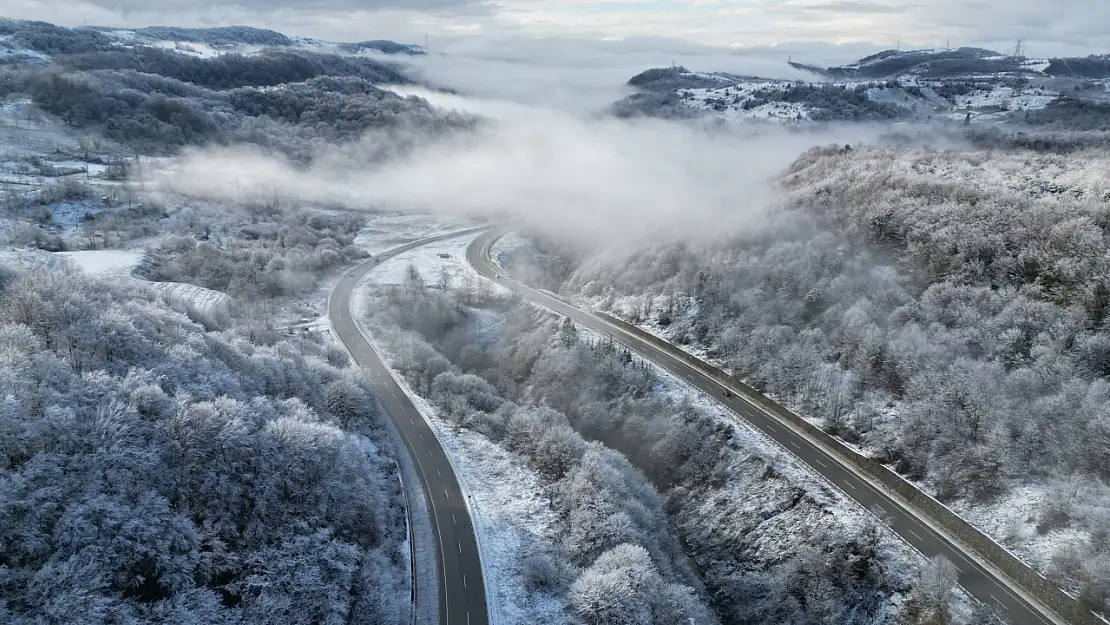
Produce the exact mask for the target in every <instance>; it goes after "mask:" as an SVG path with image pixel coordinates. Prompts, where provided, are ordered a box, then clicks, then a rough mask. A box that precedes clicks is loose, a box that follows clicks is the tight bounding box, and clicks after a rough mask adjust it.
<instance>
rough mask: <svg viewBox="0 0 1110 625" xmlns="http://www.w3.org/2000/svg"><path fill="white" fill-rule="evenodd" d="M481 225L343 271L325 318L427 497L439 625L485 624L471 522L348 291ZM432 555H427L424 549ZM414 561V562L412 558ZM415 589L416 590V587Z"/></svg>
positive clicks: (426, 428) (443, 459) (432, 439)
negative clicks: (398, 259)
mask: <svg viewBox="0 0 1110 625" xmlns="http://www.w3.org/2000/svg"><path fill="white" fill-rule="evenodd" d="M480 230H484V228H474V229H470V230H463V231H458V232H452V233H449V234H444V235H440V236H434V237H428V238H426V239H420V240H418V241H413V242H411V243H407V244H405V245H402V246H400V247H396V248H393V249H391V250H389V251H388V252H384V253H381V254H378V255H377V256H374V257H373V258H371V259H370V260H368V261H366V262H364V263H362V264H361V265H358V266H356V267H354V268H352V269H349V270H347V272H346V273H344V274H343V276H342V278H341V279H340V280H339V282H338V283H337V284H336V285H335V288H333V289H332V292H331V296H330V297H329V298H328V317H329V319H330V320H331V325H332V328H333V329H334V331H335V334H336V336H337V337H338V339H339V340H340V341H341V342H342V343H343V345H344V346H345V347H346V348H347V351H348V352H350V354H351V357H352V358H353V359H354V361H355V363H356V364H357V365H358V366H360V367H362V368H363V369H364V370H365V371H366V372H367V373H369V375H370V376H371V378H372V379H373V381H374V386H375V388H377V390H378V394H379V397H380V399H381V403H382V407H383V408H385V411H386V412H387V413H388V414H389V416H390V418H391V419H392V420H393V422H394V423H395V424H396V427H397V430H398V432H400V434H401V438H402V439H403V440H404V442H405V447H406V448H407V449H408V453H409V454H410V455H411V457H412V461H413V466H414V467H415V469H416V472H417V474H418V475H419V476H420V484H421V487H422V488H423V490H424V494H425V498H426V499H427V501H428V506H427V507H428V516H429V517H430V521H431V526H432V533H433V534H434V535H435V542H436V553H435V558H436V560H437V561H438V564H439V566H438V569H439V576H438V577H439V623H440V625H488V623H489V613H488V610H487V605H486V591H485V581H484V579H483V577H482V562H481V559H480V555H479V552H478V543H477V539H476V537H475V535H474V525H473V522H472V520H471V518H470V512H469V510H468V508H467V505H466V500H465V499H464V497H465V495H464V494H463V491H462V489H461V488H460V487H459V482H458V479H457V477H456V476H455V472H454V469H453V468H452V466H451V462H450V460H449V459H448V458H447V454H446V453H445V452H444V451H443V448H442V447H441V446H440V444H439V440H438V439H437V438H436V434H435V432H433V431H432V428H431V426H430V425H429V424H428V422H427V421H425V419H424V416H423V415H422V414H421V413H420V411H419V410H418V409H417V408H416V406H415V405H413V403H412V401H411V400H410V399H409V397H408V395H406V394H405V392H404V390H402V389H401V386H400V385H399V384H398V383H397V380H396V379H394V377H393V375H392V374H391V373H390V371H389V365H387V364H386V363H385V361H384V360H383V359H382V357H381V356H380V355H379V354H378V352H377V351H376V350H375V349H374V347H373V345H371V344H370V341H369V340H367V338H366V336H365V335H364V334H363V333H362V331H361V330H360V329H359V327H358V324H357V323H355V319H354V316H353V314H352V313H351V295H352V294H353V293H354V290H355V287H356V286H357V285H358V283H359V282H361V281H362V279H363V278H364V277H365V276H366V274H367V273H369V272H370V270H371V269H373V268H374V267H376V266H377V265H378V264H379V263H381V262H383V261H385V260H386V259H388V258H391V257H393V256H397V255H398V254H401V253H403V252H407V251H409V250H411V249H413V248H416V247H420V246H421V245H426V244H428V243H432V242H434V241H441V240H443V239H450V238H454V237H458V236H462V235H465V234H472V233H475V232H478V231H480ZM423 556H424V557H432V554H423ZM414 564H415V563H414ZM416 591H417V592H418V593H419V592H420V589H419V588H417V589H416Z"/></svg>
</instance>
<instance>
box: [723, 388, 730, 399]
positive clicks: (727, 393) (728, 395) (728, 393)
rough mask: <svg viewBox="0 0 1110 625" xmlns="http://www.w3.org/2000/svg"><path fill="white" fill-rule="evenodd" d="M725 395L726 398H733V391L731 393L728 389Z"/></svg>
mask: <svg viewBox="0 0 1110 625" xmlns="http://www.w3.org/2000/svg"><path fill="white" fill-rule="evenodd" d="M724 395H725V397H732V391H730V390H728V389H727V388H726V389H725V392H724Z"/></svg>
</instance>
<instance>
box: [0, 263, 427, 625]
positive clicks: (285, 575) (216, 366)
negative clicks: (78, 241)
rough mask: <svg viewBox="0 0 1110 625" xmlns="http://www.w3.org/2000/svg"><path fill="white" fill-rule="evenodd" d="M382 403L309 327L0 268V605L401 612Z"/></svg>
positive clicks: (308, 618) (160, 614)
mask: <svg viewBox="0 0 1110 625" xmlns="http://www.w3.org/2000/svg"><path fill="white" fill-rule="evenodd" d="M381 418H382V417H381V415H380V413H379V409H378V404H377V400H376V397H375V395H374V394H373V392H372V391H371V390H370V389H369V388H368V387H367V386H366V383H365V382H362V381H360V380H359V379H357V378H352V377H348V375H347V374H346V373H344V372H343V371H340V370H338V369H335V368H333V367H332V366H330V365H329V364H327V362H326V360H325V355H324V349H323V348H322V347H320V346H317V345H315V344H312V343H309V342H303V341H302V342H299V343H292V342H280V343H276V344H273V345H272V346H266V345H261V344H252V343H251V342H249V341H248V340H246V339H245V338H244V337H243V336H242V335H240V334H239V333H237V332H236V331H229V332H225V333H212V332H205V331H204V330H203V328H201V327H200V326H198V325H197V324H196V323H194V322H192V321H190V320H189V319H188V318H187V316H186V315H185V314H184V312H183V311H181V310H178V309H174V308H171V307H170V306H167V305H166V304H165V303H163V302H162V301H161V300H160V299H158V298H157V297H156V296H154V295H152V294H151V293H150V292H149V291H147V290H145V289H134V290H124V289H120V288H117V287H114V286H112V285H109V284H104V283H100V282H96V281H93V280H90V279H89V278H88V277H87V276H84V275H79V274H37V275H28V276H20V275H18V274H14V273H4V272H0V518H2V519H3V520H4V521H3V523H0V552H2V553H3V565H2V566H0V572H2V575H0V620H2V621H4V622H6V623H37V622H46V621H49V622H80V623H116V622H121V621H145V622H204V623H272V622H285V623H306V624H307V623H320V622H353V623H374V624H382V623H394V624H399V623H403V622H407V608H406V603H407V601H406V597H407V592H406V591H405V589H404V588H402V586H403V585H404V580H405V577H406V576H405V574H404V567H403V564H402V562H403V558H404V554H403V549H402V546H401V545H402V543H403V541H404V540H405V537H406V532H405V522H404V516H403V508H402V507H401V504H400V491H399V486H398V482H397V478H396V475H395V473H394V471H395V469H394V464H393V460H392V458H391V457H390V455H389V452H388V450H389V449H390V448H391V447H390V445H391V442H390V440H389V439H388V438H387V437H386V435H385V434H384V431H383V429H382V426H381Z"/></svg>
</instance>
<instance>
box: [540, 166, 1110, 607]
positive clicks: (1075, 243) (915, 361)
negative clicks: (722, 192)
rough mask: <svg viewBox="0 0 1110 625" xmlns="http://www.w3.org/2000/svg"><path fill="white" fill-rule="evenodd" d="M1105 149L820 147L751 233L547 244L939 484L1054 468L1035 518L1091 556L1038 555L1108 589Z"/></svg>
mask: <svg viewBox="0 0 1110 625" xmlns="http://www.w3.org/2000/svg"><path fill="white" fill-rule="evenodd" d="M1105 166H1106V163H1105V160H1104V159H1103V158H1102V157H1101V156H1098V155H1094V154H1088V155H1085V156H1079V155H1070V156H1068V157H1067V158H1066V159H1065V158H1064V157H1060V156H1051V155H1044V154H1034V153H1021V152H1007V153H995V154H987V153H976V152H950V151H940V150H934V149H913V150H900V149H890V148H869V149H859V150H850V151H848V150H844V149H843V148H836V147H831V148H818V149H814V150H811V151H810V152H809V153H807V154H806V155H804V156H802V157H801V158H799V159H798V160H797V161H796V162H795V163H794V165H793V166H792V167H791V168H789V170H788V171H787V172H785V174H784V175H783V177H782V181H781V184H782V186H783V188H784V190H785V191H786V193H787V197H786V200H785V201H784V202H783V206H781V207H776V208H774V209H771V210H769V211H768V213H767V214H766V215H764V216H763V217H762V219H763V221H762V222H761V223H760V226H759V227H758V228H753V229H752V231H751V232H750V233H749V234H746V235H739V236H736V237H733V238H731V239H729V240H727V241H724V242H720V243H718V244H715V245H712V246H706V247H693V246H690V245H685V244H658V245H656V246H654V247H653V248H652V249H649V250H646V251H644V252H643V253H639V254H636V255H633V256H632V257H630V258H628V257H622V258H620V259H611V258H610V259H605V258H603V257H602V258H592V259H577V260H576V259H575V258H574V257H573V255H572V253H569V252H565V251H559V248H558V247H555V248H552V251H551V253H550V255H551V256H553V257H558V258H559V263H556V264H554V265H555V266H561V267H563V268H564V269H563V270H562V272H563V273H564V274H565V273H566V272H567V271H568V270H567V269H566V268H567V267H569V268H570V270H571V271H572V272H573V273H571V275H570V277H569V278H567V279H565V280H563V281H562V288H563V289H564V290H567V291H570V292H579V291H581V292H582V293H584V294H585V295H588V296H591V297H597V298H604V299H609V298H613V299H615V298H617V297H622V296H634V299H633V300H631V301H630V302H629V303H628V304H626V305H622V308H621V309H622V310H623V314H624V315H625V316H626V317H628V318H630V319H632V320H633V321H636V322H643V323H649V324H653V325H655V326H657V327H659V328H661V329H662V330H663V331H664V332H666V333H667V334H668V336H670V337H672V339H673V340H675V341H678V342H680V343H688V344H692V345H697V346H700V347H705V348H708V349H709V350H710V353H711V355H712V356H713V357H715V358H718V359H720V360H722V361H724V362H725V363H727V365H728V366H729V367H730V368H732V369H733V370H734V371H736V372H737V373H738V374H739V375H740V376H741V377H743V378H744V379H745V380H746V381H748V382H749V383H751V384H752V385H754V386H756V387H757V388H759V389H761V390H763V391H765V392H768V393H770V394H772V395H774V396H775V397H777V398H779V399H780V401H782V402H784V403H785V404H787V405H789V406H791V407H793V408H795V409H797V410H798V411H799V412H800V413H802V414H804V415H806V416H810V417H813V418H815V419H818V420H819V421H820V422H821V423H822V424H823V427H824V428H825V429H826V430H828V431H829V432H830V433H833V434H836V435H838V436H840V437H842V438H844V439H846V440H848V441H850V442H853V443H857V444H860V445H862V446H864V447H865V448H867V449H869V450H871V452H872V453H874V454H876V455H878V456H879V457H881V458H882V459H884V460H885V461H887V462H889V463H890V464H891V465H892V466H893V467H894V468H895V469H896V470H898V471H899V472H901V473H903V474H905V475H906V476H907V477H909V478H911V479H916V480H923V481H924V482H925V483H926V484H927V485H928V486H929V487H930V489H931V490H932V491H933V492H934V493H935V494H936V495H937V496H938V497H939V498H941V499H942V500H944V501H952V500H954V499H960V500H968V501H972V502H981V503H989V502H993V501H996V500H998V499H1000V498H1002V497H1005V495H1006V494H1007V492H1008V491H1009V490H1010V489H1011V488H1012V487H1014V486H1015V485H1018V484H1021V483H1025V482H1030V481H1031V482H1033V483H1047V484H1056V485H1058V487H1059V488H1061V491H1060V493H1059V496H1058V497H1057V498H1055V499H1052V500H1051V502H1050V503H1048V504H1046V505H1045V506H1044V507H1043V508H1042V511H1041V513H1040V514H1041V515H1043V517H1042V518H1041V519H1038V523H1037V527H1038V529H1037V531H1038V532H1041V533H1045V532H1049V531H1052V530H1053V529H1054V528H1059V527H1067V526H1071V527H1074V528H1076V529H1077V530H1079V532H1080V533H1079V535H1080V536H1081V537H1082V538H1080V539H1079V541H1080V542H1079V543H1077V544H1076V547H1075V548H1077V549H1080V550H1081V551H1082V552H1083V553H1086V554H1088V555H1087V557H1086V558H1085V560H1084V561H1083V562H1077V561H1075V560H1074V559H1072V558H1070V557H1069V553H1070V551H1069V549H1071V548H1072V547H1061V549H1060V550H1058V553H1057V557H1054V558H1053V560H1052V562H1044V561H1041V562H1040V563H1039V564H1040V566H1041V567H1042V569H1045V570H1047V571H1048V572H1050V573H1051V574H1052V575H1053V576H1054V577H1055V578H1056V579H1057V580H1058V581H1060V582H1061V583H1063V584H1064V585H1065V586H1068V587H1069V588H1072V589H1073V590H1075V591H1076V592H1077V593H1079V594H1080V595H1081V597H1082V598H1083V599H1084V600H1085V601H1088V602H1089V603H1090V604H1091V605H1092V606H1093V607H1097V608H1100V609H1105V608H1106V607H1107V604H1106V603H1105V601H1106V597H1107V583H1108V578H1107V577H1106V576H1105V573H1104V570H1105V568H1106V564H1105V563H1106V562H1107V561H1108V559H1110V549H1108V548H1107V543H1106V541H1105V532H1104V529H1105V528H1106V527H1110V525H1108V523H1110V516H1108V515H1110V512H1108V510H1107V502H1108V501H1110V495H1108V492H1107V490H1106V484H1107V482H1108V481H1110V472H1108V471H1107V469H1108V465H1107V463H1106V462H1105V459H1106V457H1107V450H1108V449H1110V438H1108V436H1107V432H1110V422H1108V421H1107V413H1106V410H1105V407H1106V406H1107V405H1110V380H1108V376H1110V367H1108V366H1107V363H1108V362H1110V360H1108V358H1107V353H1110V352H1108V351H1107V350H1106V349H1104V347H1103V346H1104V345H1110V325H1108V319H1110V315H1108V311H1110V305H1108V302H1110V295H1108V294H1110V285H1108V284H1107V282H1106V276H1107V275H1108V273H1110V271H1108V270H1110V256H1108V255H1107V249H1110V247H1108V241H1107V238H1106V237H1107V235H1106V225H1107V224H1108V223H1110V221H1108V220H1110V187H1107V186H1106V183H1105V179H1104V178H1103V177H1102V175H1101V174H1100V173H1098V172H1101V171H1103V169H1104V168H1105ZM547 266H552V263H548V265H547ZM538 270H539V271H544V267H540V268H538ZM556 282H558V280H556ZM598 285H613V287H612V290H611V291H610V292H608V293H605V292H602V291H601V287H600V286H598ZM644 294H647V295H644ZM610 301H612V300H610ZM1069 480H1076V481H1079V482H1081V483H1085V484H1089V485H1090V486H1089V487H1088V489H1087V490H1086V491H1085V493H1086V494H1085V495H1084V500H1085V501H1089V502H1092V505H1090V506H1079V505H1075V506H1072V505H1070V504H1068V503H1067V502H1068V501H1069V500H1070V501H1075V500H1076V495H1075V493H1074V492H1073V491H1072V489H1070V488H1067V487H1066V486H1064V484H1065V483H1068V481H1069ZM1069 498H1070V499H1069Z"/></svg>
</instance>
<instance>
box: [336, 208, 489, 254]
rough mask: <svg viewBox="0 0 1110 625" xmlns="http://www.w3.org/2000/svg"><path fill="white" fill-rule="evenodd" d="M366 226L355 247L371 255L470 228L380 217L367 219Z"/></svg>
mask: <svg viewBox="0 0 1110 625" xmlns="http://www.w3.org/2000/svg"><path fill="white" fill-rule="evenodd" d="M366 219H367V224H366V227H365V228H363V230H362V232H360V233H359V235H358V237H356V238H355V245H357V246H359V247H361V248H363V249H364V250H366V251H367V252H369V253H371V254H378V253H380V252H384V251H386V250H389V249H392V248H395V247H397V246H398V245H403V244H405V243H409V242H411V241H415V240H417V239H422V238H424V237H430V236H435V235H437V234H444V233H447V232H451V231H453V230H461V229H463V228H465V227H467V226H472V225H473V224H469V223H467V222H463V221H461V220H460V221H456V220H449V219H444V218H443V217H442V216H437V215H411V214H404V213H395V214H390V213H381V214H371V215H367V216H366Z"/></svg>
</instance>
